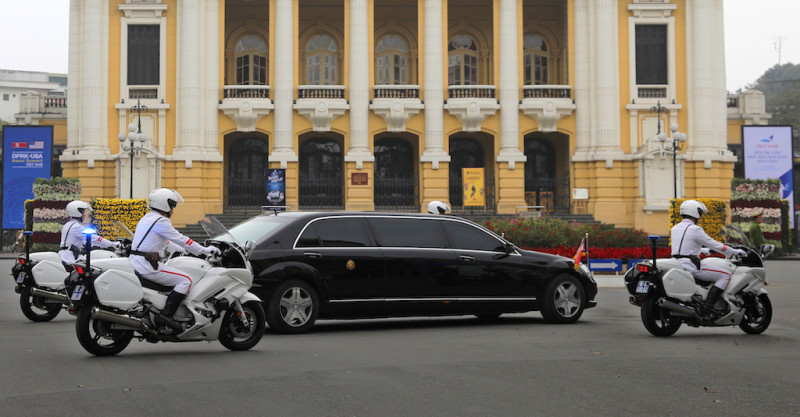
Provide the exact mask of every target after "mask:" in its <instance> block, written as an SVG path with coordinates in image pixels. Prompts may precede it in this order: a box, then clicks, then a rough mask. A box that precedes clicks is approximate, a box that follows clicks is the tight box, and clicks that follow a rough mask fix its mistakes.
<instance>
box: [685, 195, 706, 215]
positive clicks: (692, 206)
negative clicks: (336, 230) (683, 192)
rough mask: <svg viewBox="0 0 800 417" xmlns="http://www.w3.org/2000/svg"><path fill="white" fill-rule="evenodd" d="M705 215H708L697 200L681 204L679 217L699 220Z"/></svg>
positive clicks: (703, 206)
mask: <svg viewBox="0 0 800 417" xmlns="http://www.w3.org/2000/svg"><path fill="white" fill-rule="evenodd" d="M705 213H708V209H707V208H706V205H705V204H703V203H701V202H699V201H697V200H686V201H684V202H683V203H681V216H689V217H694V218H695V219H699V218H700V216H702V215H703V214H705Z"/></svg>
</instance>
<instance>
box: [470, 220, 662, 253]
mask: <svg viewBox="0 0 800 417" xmlns="http://www.w3.org/2000/svg"><path fill="white" fill-rule="evenodd" d="M484 226H486V228H488V229H489V230H492V231H494V232H495V233H497V234H498V235H504V236H505V238H506V239H508V240H509V241H510V242H512V243H514V244H515V245H517V246H520V247H531V248H544V247H557V246H573V247H577V246H578V245H579V244H580V243H581V239H583V237H584V235H585V234H587V233H588V234H589V245H590V246H591V247H599V248H621V247H642V246H646V245H648V240H647V233H645V232H644V231H643V230H633V229H618V228H615V227H614V226H613V225H610V224H582V223H574V222H567V221H564V220H561V219H557V218H555V217H550V216H546V215H545V216H542V217H540V218H538V219H536V218H523V217H517V218H512V219H507V218H497V219H491V220H487V221H486V222H485V223H484Z"/></svg>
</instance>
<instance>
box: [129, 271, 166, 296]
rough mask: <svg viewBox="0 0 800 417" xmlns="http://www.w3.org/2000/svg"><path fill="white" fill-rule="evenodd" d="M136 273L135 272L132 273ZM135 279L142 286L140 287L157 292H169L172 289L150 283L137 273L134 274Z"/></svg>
mask: <svg viewBox="0 0 800 417" xmlns="http://www.w3.org/2000/svg"><path fill="white" fill-rule="evenodd" d="M134 272H136V271H134ZM136 277H137V278H139V282H140V283H141V284H142V287H145V288H150V289H151V290H155V291H158V292H170V291H172V287H170V286H168V285H161V284H159V283H157V282H153V281H150V280H149V279H147V278H145V277H143V276H141V275H140V274H139V273H138V272H136Z"/></svg>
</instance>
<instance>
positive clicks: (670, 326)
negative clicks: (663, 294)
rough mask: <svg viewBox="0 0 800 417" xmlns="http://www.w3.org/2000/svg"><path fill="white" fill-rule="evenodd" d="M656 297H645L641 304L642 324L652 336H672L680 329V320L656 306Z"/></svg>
mask: <svg viewBox="0 0 800 417" xmlns="http://www.w3.org/2000/svg"><path fill="white" fill-rule="evenodd" d="M657 300H658V297H647V298H645V299H644V302H643V303H642V323H644V327H645V329H647V331H648V332H650V333H651V334H652V335H653V336H658V337H666V336H672V335H673V334H675V332H677V331H678V329H679V328H680V327H681V320H680V319H679V318H677V317H675V316H673V315H672V313H670V311H669V310H666V309H663V308H661V307H659V306H658V304H657Z"/></svg>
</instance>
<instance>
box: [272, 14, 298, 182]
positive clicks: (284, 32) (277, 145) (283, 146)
mask: <svg viewBox="0 0 800 417" xmlns="http://www.w3.org/2000/svg"><path fill="white" fill-rule="evenodd" d="M294 20H295V18H294V5H293V4H292V0H275V63H274V66H273V67H274V68H275V85H274V86H273V90H274V91H275V136H274V146H273V149H272V154H271V155H270V156H269V160H270V162H280V164H281V168H286V166H287V163H288V162H297V154H296V153H295V151H294V127H293V124H292V115H293V111H294V109H293V108H292V104H293V100H294V39H295V33H294Z"/></svg>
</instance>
